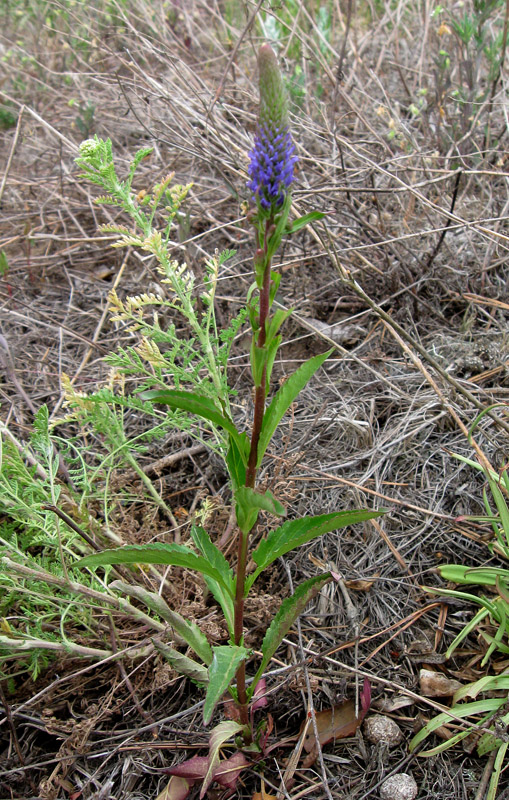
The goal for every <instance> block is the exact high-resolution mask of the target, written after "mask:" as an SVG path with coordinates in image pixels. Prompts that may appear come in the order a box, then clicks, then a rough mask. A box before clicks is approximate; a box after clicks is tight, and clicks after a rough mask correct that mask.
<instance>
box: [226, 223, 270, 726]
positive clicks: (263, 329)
mask: <svg viewBox="0 0 509 800" xmlns="http://www.w3.org/2000/svg"><path fill="white" fill-rule="evenodd" d="M273 224H274V220H273V218H272V217H271V218H269V219H268V220H266V222H265V235H264V254H265V260H264V271H263V281H262V286H261V289H260V312H259V317H258V325H259V327H258V339H257V342H256V344H257V346H258V347H259V348H263V347H264V346H265V342H266V338H267V323H268V319H269V313H270V268H271V259H270V258H269V257H268V242H269V231H270V229H271V228H272V226H273ZM266 396H267V368H266V366H264V368H263V371H262V376H261V380H260V385H259V386H255V399H254V413H253V427H252V432H251V447H250V450H249V458H248V462H247V471H246V486H247V487H249V488H250V489H254V488H255V484H256V471H257V462H258V442H259V440H260V434H261V431H262V424H263V414H264V412H265V398H266ZM248 544H249V533H244V532H243V531H241V530H240V529H239V540H238V551H237V552H238V556H237V586H236V593H235V619H234V639H235V644H236V645H240V644H241V643H242V636H243V629H244V589H245V581H246V565H247V550H248ZM236 679H237V698H238V705H239V711H240V722H241V724H242V725H248V724H249V714H248V708H247V694H246V665H245V662H244V661H243V662H242V664H241V665H240V667H239V668H238V670H237V676H236Z"/></svg>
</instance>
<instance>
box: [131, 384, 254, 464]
mask: <svg viewBox="0 0 509 800" xmlns="http://www.w3.org/2000/svg"><path fill="white" fill-rule="evenodd" d="M140 397H141V398H142V400H151V401H152V402H153V403H163V404H164V405H167V406H170V408H178V409H180V410H182V411H187V412H188V413H189V414H195V415H196V416H198V417H202V419H207V420H209V422H212V423H213V424H214V425H217V426H218V427H220V428H223V429H224V430H225V431H228V433H229V434H230V436H231V437H233V438H234V439H235V440H236V441H237V443H238V448H239V452H240V453H243V447H242V442H241V441H240V440H241V435H240V433H239V432H238V430H237V428H236V427H235V425H234V424H233V422H232V420H231V419H229V417H226V416H225V415H224V414H222V413H221V411H219V409H218V408H217V406H216V404H215V403H214V401H213V400H211V399H210V398H209V397H204V396H203V395H199V394H195V393H194V392H183V391H179V390H177V389H150V390H149V391H147V392H141V394H140Z"/></svg>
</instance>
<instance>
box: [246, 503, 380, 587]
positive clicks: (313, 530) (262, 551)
mask: <svg viewBox="0 0 509 800" xmlns="http://www.w3.org/2000/svg"><path fill="white" fill-rule="evenodd" d="M384 513H385V510H384V509H381V510H380V509H379V510H378V511H367V510H365V509H358V510H353V511H336V512H332V513H330V514H320V515H318V516H316V517H302V519H295V520H289V521H288V522H283V524H282V525H281V526H280V527H279V528H276V529H275V530H272V531H270V533H269V534H268V536H267V538H266V539H263V540H262V541H261V542H260V544H259V545H258V547H257V548H256V550H255V551H254V552H253V556H252V558H253V561H254V562H255V564H257V568H256V570H255V571H254V572H253V573H252V574H251V575H249V577H248V578H247V581H246V591H249V589H250V588H251V586H252V585H253V583H254V582H255V580H256V579H257V577H258V575H259V574H260V572H262V571H263V570H264V569H265V567H267V566H268V565H269V564H272V562H273V561H275V560H276V559H277V558H280V556H284V554H285V553H288V552H290V550H293V549H294V548H295V547H300V545H302V544H305V543H306V542H310V541H311V540H312V539H316V538H318V537H319V536H322V535H323V534H324V533H329V532H330V531H335V530H337V529H338V528H344V527H346V526H347V525H355V523H357V522H364V521H365V520H367V519H374V518H375V517H379V516H381V515H382V514H384Z"/></svg>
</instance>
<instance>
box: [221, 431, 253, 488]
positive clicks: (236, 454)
mask: <svg viewBox="0 0 509 800" xmlns="http://www.w3.org/2000/svg"><path fill="white" fill-rule="evenodd" d="M239 439H240V444H241V445H244V448H243V451H242V452H241V451H240V450H239ZM239 439H237V438H234V437H233V436H230V437H229V441H230V447H229V448H228V453H227V454H226V466H227V467H228V474H229V475H230V479H231V482H232V487H233V491H234V492H235V491H236V490H237V489H238V488H239V486H244V484H245V482H246V462H247V455H246V453H248V452H249V439H248V437H247V435H246V434H245V433H241V434H240V437H239Z"/></svg>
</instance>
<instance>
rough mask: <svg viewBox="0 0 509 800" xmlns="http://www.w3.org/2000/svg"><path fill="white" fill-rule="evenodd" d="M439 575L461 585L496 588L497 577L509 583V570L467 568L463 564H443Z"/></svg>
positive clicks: (439, 568)
mask: <svg viewBox="0 0 509 800" xmlns="http://www.w3.org/2000/svg"><path fill="white" fill-rule="evenodd" d="M437 571H438V574H439V575H440V577H441V578H443V579H444V580H445V581H451V582H452V583H460V584H478V585H479V586H495V584H496V581H497V577H498V578H501V579H502V580H503V581H505V582H509V570H508V569H503V568H502V567H465V566H463V565H462V564H441V565H440V566H439V567H437Z"/></svg>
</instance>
